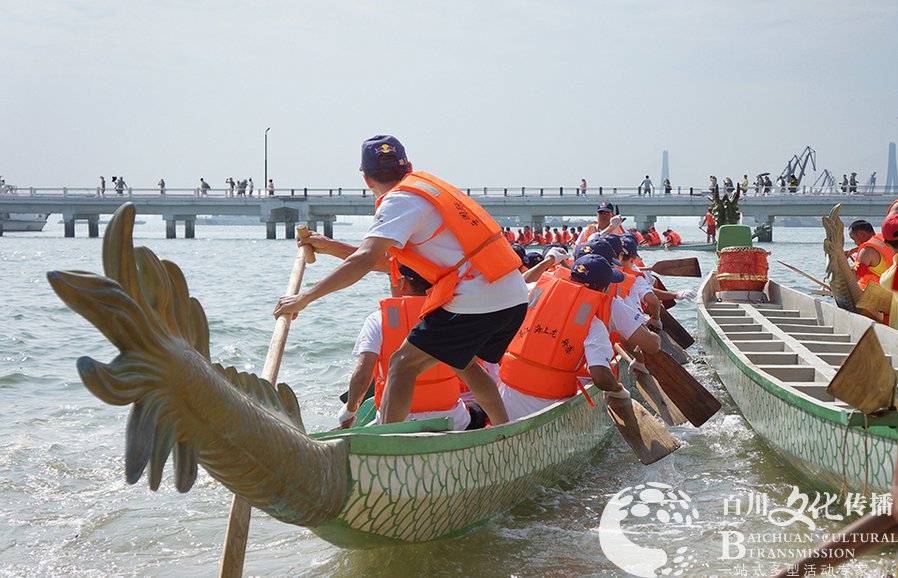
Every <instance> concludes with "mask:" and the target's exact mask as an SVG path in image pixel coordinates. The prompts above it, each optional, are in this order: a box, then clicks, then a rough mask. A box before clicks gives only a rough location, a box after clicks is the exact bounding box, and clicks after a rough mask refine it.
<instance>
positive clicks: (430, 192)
mask: <svg viewBox="0 0 898 578" xmlns="http://www.w3.org/2000/svg"><path fill="white" fill-rule="evenodd" d="M361 170H362V172H363V175H364V179H365V182H366V184H367V186H368V187H369V188H370V189H371V190H372V191H373V192H374V193H375V195H376V197H377V201H376V204H375V206H376V212H375V218H374V224H373V225H372V226H371V228H370V229H369V231H368V233H367V234H366V236H365V238H364V239H363V241H362V243H361V244H360V246H358V247H354V246H351V245H347V244H345V243H341V242H339V241H335V240H333V239H329V238H327V237H324V236H322V235H318V234H313V235H312V236H310V237H307V238H305V239H300V240H299V241H298V243H299V245H300V246H301V247H312V248H313V249H314V250H315V251H316V252H319V253H323V254H329V255H333V256H336V257H339V258H341V259H343V262H342V263H341V264H339V265H338V266H337V267H336V268H335V269H334V270H333V271H332V272H331V273H329V274H328V275H326V276H325V277H324V278H323V279H322V280H321V281H319V282H318V283H316V284H314V285H312V286H311V287H309V288H307V289H305V290H303V291H301V292H300V293H299V294H297V295H295V296H291V295H287V296H284V297H282V298H281V299H280V300H279V301H278V304H277V306H276V308H275V311H274V314H275V316H276V317H277V316H279V315H284V314H294V315H295V314H296V313H298V312H299V311H301V310H302V309H304V308H305V307H306V306H307V305H308V304H310V303H311V302H313V301H315V300H316V299H319V298H321V297H323V296H324V295H327V294H329V293H331V292H333V291H337V290H339V289H343V288H345V287H348V286H350V285H352V284H354V283H355V282H357V281H358V280H359V279H361V278H362V277H363V276H364V275H365V274H366V273H368V272H369V271H372V270H379V271H385V272H389V273H390V275H391V279H392V283H391V293H392V296H391V297H389V298H386V299H383V300H382V301H381V302H380V307H379V309H378V310H377V311H375V312H374V313H372V314H371V315H370V316H369V317H368V318H367V319H366V320H365V322H364V324H363V328H362V331H361V333H360V335H359V338H358V340H357V342H356V346H355V348H354V353H355V354H356V355H357V356H358V362H357V365H356V368H355V371H354V372H353V376H352V378H351V381H350V386H349V392H348V395H347V401H346V403H345V404H344V406H343V407H342V408H341V410H340V413H339V415H338V421H339V422H340V424H341V425H342V426H343V427H348V426H349V425H351V424H352V422H353V420H354V418H355V413H356V411H357V410H358V408H359V405H360V404H361V402H362V401H363V399H364V397H365V394H366V390H368V385H369V383H370V382H371V380H372V377H374V381H375V388H374V398H375V404H376V406H377V419H376V422H377V423H393V422H399V421H404V420H408V419H425V418H432V417H442V416H445V417H451V418H452V420H453V424H454V427H455V429H472V428H475V427H483V425H484V423H485V422H486V421H487V420H488V421H489V422H491V423H492V424H500V423H504V422H506V421H508V420H513V419H518V418H521V417H524V416H526V415H529V414H531V413H533V412H536V411H539V410H540V409H542V408H545V407H548V406H549V405H552V404H554V403H556V402H557V401H559V400H563V399H565V398H568V397H570V396H574V395H577V393H578V391H579V390H583V384H584V383H588V382H589V381H590V380H591V381H592V382H593V383H594V384H595V385H596V386H597V387H598V388H599V389H601V390H603V391H604V392H605V396H606V399H607V401H608V404H609V405H610V406H614V405H615V404H617V405H618V406H621V405H622V404H626V405H627V406H629V404H630V402H629V397H630V394H629V393H628V391H627V390H626V389H625V388H624V387H623V386H622V385H621V384H620V383H619V382H618V380H617V378H616V376H615V374H614V373H613V372H612V369H611V367H612V360H613V359H614V358H615V356H616V353H615V349H614V348H613V344H620V345H622V346H623V348H624V349H626V350H627V351H630V352H633V354H634V359H633V361H632V363H631V364H630V371H632V372H644V373H648V370H647V369H646V367H645V365H643V364H642V363H641V356H642V353H643V352H646V353H649V354H651V353H656V352H657V351H658V350H659V348H660V339H659V337H658V335H657V334H656V333H655V331H658V330H660V329H661V320H660V317H661V311H662V307H663V305H662V303H661V300H668V299H693V298H694V297H695V293H694V292H693V291H680V292H669V291H666V290H663V289H660V288H655V287H653V277H652V275H651V273H650V272H648V271H643V270H641V267H642V266H643V263H642V261H641V260H640V258H639V254H638V246H639V241H638V237H637V236H635V235H632V234H629V233H626V232H625V231H623V229H622V228H621V225H620V223H621V218H620V216H615V215H614V207H613V206H612V205H611V204H610V203H601V204H600V205H599V207H598V209H597V212H596V222H595V223H593V224H590V225H589V226H587V227H585V228H583V229H582V230H578V231H577V232H578V233H579V234H578V236H577V238H576V239H574V237H573V235H574V233H573V230H571V229H566V228H564V227H563V228H562V230H561V231H559V233H560V234H561V235H562V236H561V239H560V240H562V241H563V240H564V232H565V231H567V233H568V234H569V235H570V236H571V239H570V241H569V242H570V244H571V246H572V249H573V252H571V251H570V250H569V249H568V248H567V247H565V246H564V245H566V243H563V242H562V243H559V245H561V246H556V247H552V248H550V249H549V250H548V251H547V252H546V254H545V255H544V256H542V257H541V259H540V260H539V261H538V262H534V261H530V260H528V258H527V254H526V252H525V250H524V248H523V247H522V246H521V245H523V243H522V244H520V245H516V246H512V243H511V242H510V239H509V238H508V233H510V231H509V230H508V229H505V230H503V229H502V227H500V226H499V225H498V224H497V223H496V222H495V221H494V220H493V219H492V218H491V217H490V216H489V215H488V214H487V212H486V211H485V210H483V208H482V207H480V206H479V205H478V204H477V203H476V202H475V201H474V200H472V199H471V198H470V197H468V196H467V195H465V194H464V193H461V192H460V191H459V190H458V189H457V188H455V187H453V186H452V185H450V184H449V183H446V182H444V181H442V180H440V179H438V178H436V177H434V176H433V175H430V174H427V173H424V172H415V171H413V169H412V165H411V163H410V162H409V161H408V159H407V157H406V154H405V150H404V147H403V146H402V144H401V143H400V142H399V141H398V140H397V139H396V138H395V137H392V136H387V135H379V136H376V137H373V138H372V139H369V140H367V141H365V142H364V143H363V145H362V166H361ZM552 235H553V241H554V232H552ZM517 240H518V239H515V241H517ZM521 240H525V239H521ZM583 391H584V392H585V390H583Z"/></svg>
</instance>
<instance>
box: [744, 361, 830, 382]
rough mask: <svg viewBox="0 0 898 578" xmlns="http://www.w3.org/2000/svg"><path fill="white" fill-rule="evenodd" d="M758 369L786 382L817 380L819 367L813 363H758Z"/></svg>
mask: <svg viewBox="0 0 898 578" xmlns="http://www.w3.org/2000/svg"><path fill="white" fill-rule="evenodd" d="M758 369H760V370H761V371H764V372H766V373H769V374H770V375H771V376H773V377H775V378H777V379H778V380H780V381H784V382H788V381H816V380H817V369H816V368H815V367H814V366H812V365H758Z"/></svg>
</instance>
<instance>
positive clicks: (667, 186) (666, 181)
mask: <svg viewBox="0 0 898 578" xmlns="http://www.w3.org/2000/svg"><path fill="white" fill-rule="evenodd" d="M662 185H663V186H664V194H665V195H669V194H670V190H671V189H672V188H673V187H672V186H671V184H670V179H664V183H662Z"/></svg>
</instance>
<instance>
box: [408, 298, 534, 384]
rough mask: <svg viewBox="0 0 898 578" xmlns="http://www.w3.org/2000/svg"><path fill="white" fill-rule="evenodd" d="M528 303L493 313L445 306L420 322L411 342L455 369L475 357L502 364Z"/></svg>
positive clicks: (410, 335) (413, 331)
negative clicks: (471, 311)
mask: <svg viewBox="0 0 898 578" xmlns="http://www.w3.org/2000/svg"><path fill="white" fill-rule="evenodd" d="M526 315H527V304H526V303H521V304H520V305H515V306H514V307H509V308H508V309H502V310H500V311H492V312H490V313H450V312H449V311H446V310H445V309H443V308H442V307H440V308H439V309H437V310H435V311H433V312H432V313H430V314H428V315H427V316H426V317H424V319H421V320H420V321H418V324H417V325H415V326H414V327H413V328H412V330H411V332H410V333H409V334H408V338H407V339H408V342H409V343H411V344H412V345H414V346H415V347H417V348H418V349H420V350H421V351H423V352H424V353H426V354H428V355H430V356H431V357H434V358H436V359H438V360H440V361H442V362H443V363H445V364H446V365H448V366H450V367H454V368H455V369H464V368H466V367H467V366H468V364H470V363H471V360H473V359H474V357H479V358H480V359H482V360H484V361H488V362H490V363H499V361H500V360H501V359H502V355H503V354H504V353H505V350H506V349H507V348H508V344H509V343H511V340H512V338H513V337H514V335H515V333H517V331H518V329H519V328H520V327H521V323H523V322H524V317H525V316H526Z"/></svg>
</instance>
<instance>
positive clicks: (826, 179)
mask: <svg viewBox="0 0 898 578" xmlns="http://www.w3.org/2000/svg"><path fill="white" fill-rule="evenodd" d="M811 191H813V192H825V193H835V192H836V177H834V176H833V174H832V173H831V172H829V169H824V170H823V173H821V175H820V176H819V177H817V180H816V181H814V184H813V185H811Z"/></svg>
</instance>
